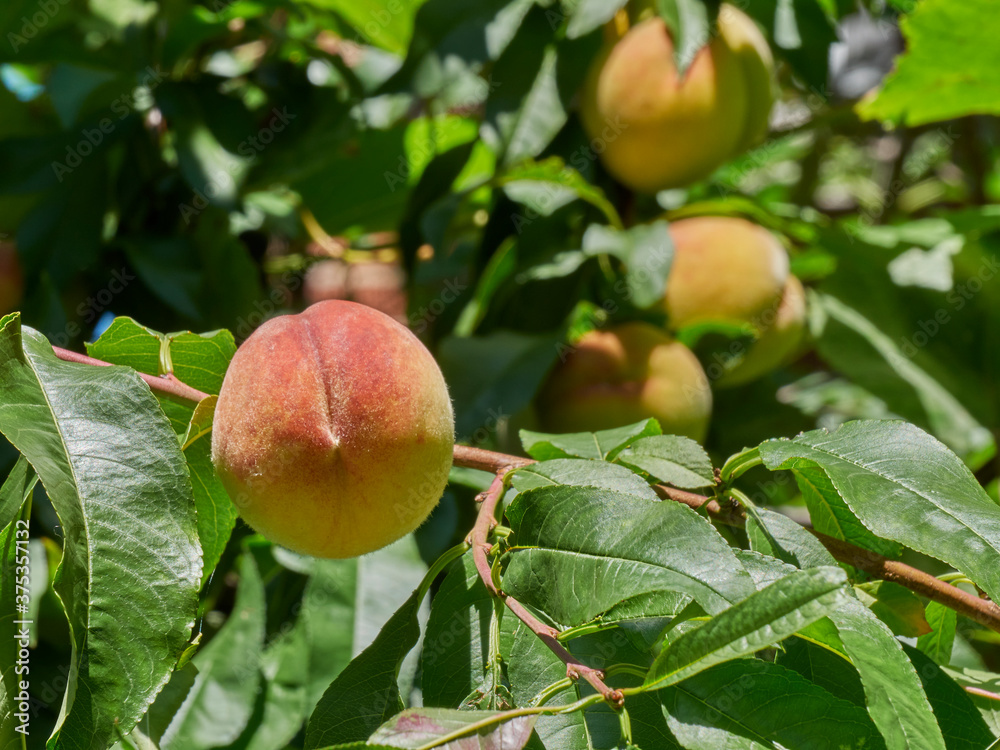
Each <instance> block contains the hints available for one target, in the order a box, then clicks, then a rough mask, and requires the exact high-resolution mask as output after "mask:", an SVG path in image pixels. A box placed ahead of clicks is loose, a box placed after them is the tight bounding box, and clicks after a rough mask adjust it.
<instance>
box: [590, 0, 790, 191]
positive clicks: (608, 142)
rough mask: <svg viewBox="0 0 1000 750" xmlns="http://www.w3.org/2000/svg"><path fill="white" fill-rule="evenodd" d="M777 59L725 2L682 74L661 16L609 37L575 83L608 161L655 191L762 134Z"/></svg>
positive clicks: (695, 174) (710, 167)
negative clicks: (580, 84)
mask: <svg viewBox="0 0 1000 750" xmlns="http://www.w3.org/2000/svg"><path fill="white" fill-rule="evenodd" d="M772 65H773V61H772V59H771V55H770V51H769V48H768V46H767V41H766V40H765V39H764V37H763V36H762V35H761V33H760V31H759V30H758V29H757V27H756V25H755V24H754V22H753V21H752V20H750V18H748V17H747V16H746V15H744V14H743V13H742V12H741V11H739V10H737V9H736V8H734V7H732V6H729V5H726V6H723V8H722V10H721V11H720V13H719V23H718V34H717V35H716V36H715V37H714V38H713V39H712V40H711V41H710V42H709V43H708V44H707V45H705V46H704V47H702V48H701V49H700V50H699V51H698V52H697V53H696V54H695V57H694V60H693V61H692V62H691V65H690V67H689V68H688V70H687V71H686V72H685V74H684V75H683V76H681V75H679V74H678V71H677V66H676V64H675V63H674V44H673V40H672V39H671V37H670V32H669V30H668V29H667V26H666V24H665V23H664V21H663V19H661V18H660V17H658V16H654V17H651V18H646V19H645V20H642V21H640V22H639V23H637V24H636V25H635V26H633V27H632V28H631V29H629V30H628V32H627V33H626V34H625V35H624V36H623V37H622V38H621V39H619V40H617V41H614V40H612V41H610V42H606V44H605V46H604V48H603V50H602V52H601V53H600V54H599V55H598V57H597V59H596V60H595V61H594V63H593V65H592V67H591V69H590V71H589V73H588V75H587V79H586V81H585V82H584V85H583V90H582V92H581V108H580V116H581V119H582V122H583V126H584V129H585V130H586V131H587V134H588V135H589V136H590V138H591V139H594V140H595V141H599V142H600V144H601V150H600V154H601V160H602V162H603V163H604V166H605V167H606V168H607V170H608V171H609V172H610V173H611V174H612V175H613V176H614V177H615V179H617V180H618V181H620V182H621V183H623V184H624V185H627V186H628V187H630V188H632V189H633V190H637V191H640V192H646V193H654V192H657V191H660V190H664V189H667V188H674V187H682V186H684V185H688V184H690V183H692V182H695V181H696V180H700V179H703V178H705V177H707V176H708V175H709V174H711V173H712V172H713V171H714V170H715V169H716V168H718V167H719V166H721V165H722V164H723V163H725V162H726V161H728V160H729V159H731V158H733V157H734V156H736V155H738V154H739V153H740V152H742V151H743V150H745V149H746V148H748V147H749V146H751V145H753V144H754V143H756V142H757V141H758V140H759V139H760V138H762V137H763V135H764V133H766V126H767V115H768V113H769V112H770V109H771V103H772V94H771V69H772Z"/></svg>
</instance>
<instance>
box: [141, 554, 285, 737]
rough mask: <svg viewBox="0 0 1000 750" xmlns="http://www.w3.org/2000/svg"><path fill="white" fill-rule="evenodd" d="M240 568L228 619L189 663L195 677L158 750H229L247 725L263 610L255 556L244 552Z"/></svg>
mask: <svg viewBox="0 0 1000 750" xmlns="http://www.w3.org/2000/svg"><path fill="white" fill-rule="evenodd" d="M239 569H240V583H239V588H238V589H237V592H236V604H235V606H234V607H233V611H232V614H230V616H229V618H228V619H227V620H226V623H225V624H224V625H223V626H222V629H221V630H219V632H218V633H217V634H216V635H215V637H214V638H212V640H211V641H209V642H208V644H207V645H206V646H205V647H204V648H202V649H201V650H200V651H199V652H198V653H197V654H196V655H195V657H194V659H192V660H191V663H192V664H193V665H194V667H195V668H196V669H197V670H198V674H197V677H195V680H194V683H193V684H192V686H191V689H190V690H189V691H188V693H187V696H186V697H185V699H184V703H183V704H182V705H181V707H180V708H179V709H178V711H177V713H176V714H175V716H174V720H173V721H172V722H171V723H170V726H169V727H168V728H167V730H166V732H164V734H163V738H162V739H161V740H160V748H161V750H170V749H171V748H176V749H177V750H201V749H202V748H204V749H205V750H208V748H214V747H219V746H223V745H228V744H229V743H231V742H233V741H234V740H235V739H236V738H237V737H239V736H240V734H241V733H242V732H243V729H244V727H246V725H247V722H249V720H250V716H251V715H252V713H253V709H254V704H255V703H256V701H257V695H258V693H259V691H260V685H261V672H260V666H261V651H262V649H263V642H264V623H265V619H266V616H267V606H266V603H265V600H264V584H263V582H262V581H261V578H260V572H259V571H258V570H257V563H256V562H254V558H253V555H251V554H249V553H244V554H243V557H242V561H241V563H240V566H239Z"/></svg>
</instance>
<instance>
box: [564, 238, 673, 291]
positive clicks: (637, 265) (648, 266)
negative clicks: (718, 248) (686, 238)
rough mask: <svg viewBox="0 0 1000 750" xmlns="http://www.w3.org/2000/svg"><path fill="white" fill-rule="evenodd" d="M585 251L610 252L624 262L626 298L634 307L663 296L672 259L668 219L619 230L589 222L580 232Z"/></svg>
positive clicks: (588, 252) (595, 254)
mask: <svg viewBox="0 0 1000 750" xmlns="http://www.w3.org/2000/svg"><path fill="white" fill-rule="evenodd" d="M583 251H584V252H585V253H587V255H593V256H597V255H612V256H614V257H616V258H618V259H619V260H620V261H622V263H624V264H625V283H626V284H627V285H628V295H629V299H631V301H632V302H633V303H634V304H635V305H636V306H637V307H650V306H651V305H653V304H655V303H656V302H657V301H659V300H661V299H663V295H664V292H665V290H666V283H667V276H668V274H669V273H670V265H671V263H672V262H673V259H674V243H673V241H672V240H671V239H670V234H669V232H667V222H665V221H654V222H652V223H650V224H640V225H639V226H635V227H632V228H631V229H626V230H618V229H614V228H612V227H607V226H603V225H601V224H591V225H590V226H589V227H587V231H585V232H584V233H583Z"/></svg>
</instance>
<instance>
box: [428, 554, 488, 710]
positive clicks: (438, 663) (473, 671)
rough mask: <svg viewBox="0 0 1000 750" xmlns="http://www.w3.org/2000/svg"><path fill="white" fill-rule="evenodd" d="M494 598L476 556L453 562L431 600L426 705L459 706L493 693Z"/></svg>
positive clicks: (468, 556)
mask: <svg viewBox="0 0 1000 750" xmlns="http://www.w3.org/2000/svg"><path fill="white" fill-rule="evenodd" d="M492 613H493V599H492V597H491V596H490V593H489V591H487V590H486V587H485V586H484V585H483V584H482V582H481V581H480V580H479V573H478V571H477V570H476V566H475V563H474V561H473V559H472V555H463V556H462V558H461V559H459V560H456V561H455V562H453V563H452V564H451V566H450V568H449V570H448V574H447V575H446V576H445V577H444V580H443V581H442V582H441V586H440V588H439V589H438V591H437V594H435V596H434V600H433V602H432V603H431V614H430V617H429V618H428V620H427V631H426V633H425V634H424V643H423V648H422V649H421V653H420V666H421V672H422V674H423V679H422V682H421V688H422V690H423V698H424V705H425V706H440V707H443V708H457V707H459V706H461V705H462V702H463V701H464V700H465V699H466V698H468V697H469V696H472V695H475V696H476V697H477V698H481V697H488V694H489V693H490V692H491V691H492V690H493V686H491V685H487V684H486V678H485V674H484V673H485V671H486V670H487V669H488V668H489V667H490V651H489V644H488V638H487V637H484V635H486V634H489V632H490V621H491V617H492Z"/></svg>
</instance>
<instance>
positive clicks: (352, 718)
mask: <svg viewBox="0 0 1000 750" xmlns="http://www.w3.org/2000/svg"><path fill="white" fill-rule="evenodd" d="M421 598H422V597H421V595H420V592H419V591H415V592H414V593H413V595H412V596H411V597H410V598H409V599H407V600H406V603H404V604H403V606H402V607H400V608H399V609H398V610H397V611H396V614H394V615H393V616H392V617H391V618H390V620H389V622H387V623H386V624H385V627H383V628H382V631H381V632H380V633H379V634H378V636H377V637H376V638H375V640H374V641H373V642H372V644H371V645H370V646H368V648H366V649H365V650H364V651H362V652H361V654H359V655H358V656H357V657H356V658H355V659H354V660H353V661H351V663H350V664H348V665H347V667H345V668H344V671H343V672H341V673H340V675H339V676H338V677H337V679H335V680H334V681H333V684H331V685H330V687H329V688H327V690H326V692H325V693H323V697H322V698H320V700H319V703H318V704H317V705H316V710H315V711H313V714H312V716H311V717H310V718H309V721H308V722H307V724H306V743H305V746H306V748H309V749H310V750H311V749H312V748H320V747H326V746H327V745H331V744H336V743H344V742H357V741H361V740H365V739H367V738H368V737H369V736H370V735H371V733H372V732H374V731H375V730H376V729H377V728H378V727H379V726H381V725H382V724H383V723H384V722H386V721H387V720H388V719H389V718H390V717H391V716H394V715H395V714H397V713H399V712H400V711H401V710H403V701H402V698H401V697H400V694H399V686H398V685H397V684H396V678H397V677H398V675H399V666H400V664H401V663H402V661H403V657H405V656H406V654H407V653H409V651H410V649H412V648H413V647H414V646H415V645H416V643H417V639H418V638H419V636H420V627H419V625H418V623H417V610H418V609H419V607H420V600H421Z"/></svg>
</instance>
